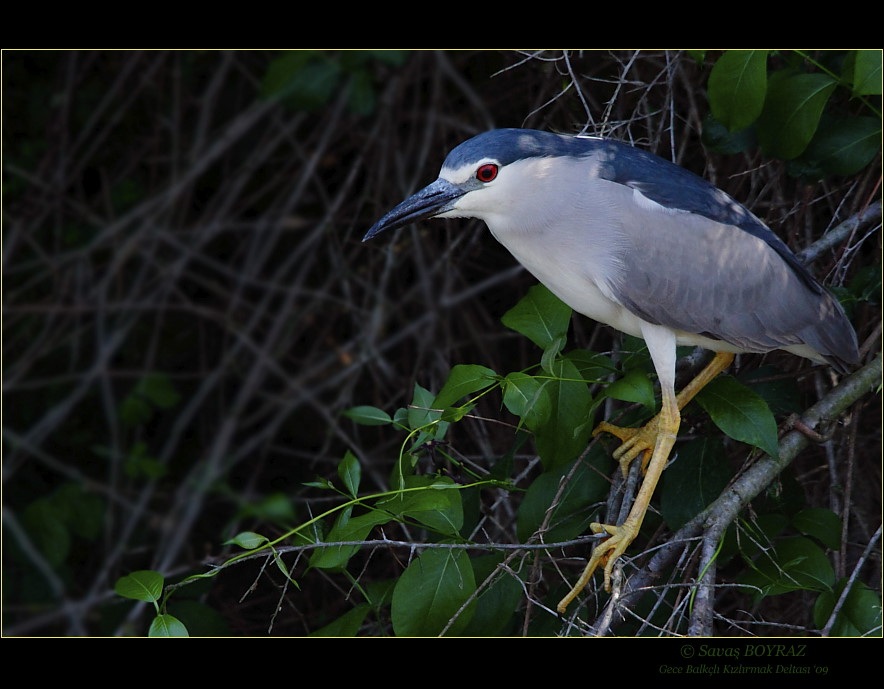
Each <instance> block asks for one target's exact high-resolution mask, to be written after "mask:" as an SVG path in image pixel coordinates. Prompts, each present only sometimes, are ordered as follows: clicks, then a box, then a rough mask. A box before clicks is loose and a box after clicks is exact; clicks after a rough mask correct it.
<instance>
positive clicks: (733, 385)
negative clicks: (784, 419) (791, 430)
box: [695, 376, 779, 458]
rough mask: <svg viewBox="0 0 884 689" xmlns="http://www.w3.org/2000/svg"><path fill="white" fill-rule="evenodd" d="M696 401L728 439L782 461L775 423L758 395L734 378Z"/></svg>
mask: <svg viewBox="0 0 884 689" xmlns="http://www.w3.org/2000/svg"><path fill="white" fill-rule="evenodd" d="M695 399H696V401H697V403H698V404H699V405H700V406H701V407H703V409H704V410H705V411H706V413H707V414H709V416H710V417H711V418H712V421H713V422H714V423H715V425H716V426H718V427H719V428H720V429H721V430H722V432H723V433H725V434H726V435H727V436H729V437H731V438H733V439H734V440H738V441H740V442H742V443H748V444H750V445H754V446H755V447H758V448H761V449H762V450H764V451H765V452H766V453H767V454H769V455H770V456H771V457H774V458H776V457H779V444H778V440H777V422H776V419H774V416H773V414H772V413H771V411H770V408H769V407H768V406H767V403H766V402H765V401H764V400H763V399H762V398H761V397H760V396H759V395H758V394H757V393H755V392H753V391H752V390H751V389H749V388H747V387H746V386H745V385H743V384H742V383H740V382H739V381H737V380H736V379H735V378H733V377H731V376H719V377H718V378H716V379H715V380H713V381H712V382H711V383H709V384H708V385H707V386H706V387H705V388H703V389H702V390H701V391H700V392H699V393H698V394H697V396H696V398H695Z"/></svg>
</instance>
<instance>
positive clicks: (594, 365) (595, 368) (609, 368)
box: [565, 349, 617, 383]
mask: <svg viewBox="0 0 884 689" xmlns="http://www.w3.org/2000/svg"><path fill="white" fill-rule="evenodd" d="M565 358H566V359H568V360H569V361H570V362H571V363H572V364H574V366H576V367H577V371H578V372H579V373H580V377H581V378H583V380H585V381H586V382H587V383H600V382H602V381H604V380H606V379H607V377H608V376H609V375H610V374H611V373H614V372H615V371H617V367H616V366H615V365H614V362H613V361H612V360H611V357H609V356H606V355H604V354H599V353H598V352H591V351H589V350H586V349H574V350H571V351H570V352H568V353H567V354H565Z"/></svg>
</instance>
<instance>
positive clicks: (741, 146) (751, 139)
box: [701, 114, 756, 155]
mask: <svg viewBox="0 0 884 689" xmlns="http://www.w3.org/2000/svg"><path fill="white" fill-rule="evenodd" d="M701 140H702V142H703V146H704V147H705V148H708V149H709V150H710V151H714V152H716V153H723V154H724V155H734V154H735V153H741V152H742V151H748V150H749V149H750V148H752V147H753V146H755V144H756V136H755V128H754V127H747V128H746V129H741V130H739V131H736V132H731V131H729V130H728V128H727V127H725V126H724V125H723V124H722V123H721V122H719V121H718V120H716V119H715V118H714V117H712V115H711V114H709V115H707V116H706V117H704V118H703V133H702V136H701Z"/></svg>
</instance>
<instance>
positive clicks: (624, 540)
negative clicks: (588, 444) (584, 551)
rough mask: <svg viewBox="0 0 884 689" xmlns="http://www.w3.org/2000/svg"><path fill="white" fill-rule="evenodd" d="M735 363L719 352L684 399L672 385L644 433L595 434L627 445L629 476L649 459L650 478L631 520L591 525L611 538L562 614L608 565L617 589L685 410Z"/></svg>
mask: <svg viewBox="0 0 884 689" xmlns="http://www.w3.org/2000/svg"><path fill="white" fill-rule="evenodd" d="M733 360H734V355H733V354H730V353H727V352H719V353H717V354H716V355H715V358H714V359H713V360H712V361H711V362H709V364H708V365H707V366H706V367H705V368H704V369H703V370H702V371H701V372H700V373H699V375H698V376H697V377H696V378H694V379H693V380H692V381H691V382H690V383H689V384H688V385H686V386H685V387H684V389H682V391H681V392H680V393H679V394H678V395H675V393H674V391H673V390H672V389H671V385H670V386H666V385H663V386H662V388H663V389H662V395H663V399H662V405H661V408H660V413H659V414H657V416H655V417H654V418H653V419H651V420H650V421H649V422H648V423H647V424H646V425H645V426H643V427H642V428H621V427H619V426H613V425H611V424H609V423H604V422H603V423H601V424H599V426H598V427H597V428H596V429H595V431H594V432H593V435H595V434H598V433H601V432H606V433H612V434H613V435H615V436H617V437H618V438H620V440H622V441H623V442H622V444H621V445H620V447H619V448H617V450H616V451H615V452H614V458H615V459H617V460H618V461H619V462H620V468H621V469H622V471H623V473H624V475H625V474H626V472H627V471H628V469H629V464H630V463H631V462H632V461H633V460H634V459H635V458H636V457H638V455H639V454H644V457H643V459H642V470H643V471H644V472H645V476H644V479H643V480H642V485H641V488H640V489H639V492H638V495H636V497H635V501H634V502H633V505H632V509H631V510H630V511H629V516H627V517H626V520H625V521H624V522H623V523H622V524H620V525H619V526H616V525H611V524H600V523H597V522H594V523H592V524H590V526H589V528H590V529H591V530H592V532H593V533H606V532H607V533H608V534H610V538H607V539H605V540H604V541H601V542H600V543H598V544H597V545H596V547H595V548H594V549H593V552H592V557H590V559H589V562H588V563H587V565H586V568H585V569H584V570H583V574H582V575H581V577H580V579H579V580H578V581H577V583H576V584H575V585H574V588H572V589H571V591H570V592H569V593H568V595H567V596H565V597H564V598H563V599H562V600H561V602H560V603H559V605H558V611H559V613H560V614H562V613H564V612H565V609H566V608H567V607H568V605H570V603H571V601H573V600H574V599H575V598H576V597H577V596H578V595H580V592H581V591H582V590H583V589H584V588H585V587H586V585H587V584H588V583H589V580H590V579H591V578H592V575H593V573H594V572H595V570H596V569H597V568H598V566H599V565H604V568H605V569H604V571H605V589H606V590H607V591H610V590H611V572H612V570H613V568H614V563H615V562H616V561H617V559H618V558H619V557H620V556H621V555H623V553H624V552H625V551H626V549H627V548H628V547H629V544H630V543H632V541H633V540H635V537H636V536H637V535H638V532H639V529H641V525H642V522H643V521H644V518H645V514H646V513H647V511H648V506H649V505H650V503H651V497H652V496H653V494H654V490H655V489H656V487H657V483H658V481H659V480H660V476H661V475H662V474H663V469H664V468H665V466H666V462H667V461H668V459H669V453H670V451H671V450H672V446H673V445H674V444H675V438H676V436H677V435H678V428H679V425H680V423H681V414H680V411H679V410H681V409H684V407H685V405H687V403H688V402H690V401H691V400H692V399H693V398H694V396H695V395H696V394H697V393H698V392H699V391H700V390H702V389H703V388H704V387H705V386H706V385H707V384H708V383H709V382H710V381H711V380H712V379H714V378H715V377H716V376H717V375H718V374H719V373H721V372H722V371H723V370H724V369H726V368H727V367H728V366H730V365H731V362H733Z"/></svg>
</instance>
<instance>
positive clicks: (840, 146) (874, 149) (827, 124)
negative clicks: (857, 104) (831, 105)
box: [790, 117, 881, 178]
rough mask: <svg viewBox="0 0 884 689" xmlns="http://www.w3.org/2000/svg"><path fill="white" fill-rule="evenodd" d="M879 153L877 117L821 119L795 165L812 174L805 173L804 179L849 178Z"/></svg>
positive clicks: (879, 133)
mask: <svg viewBox="0 0 884 689" xmlns="http://www.w3.org/2000/svg"><path fill="white" fill-rule="evenodd" d="M880 150H881V120H880V118H875V117H840V118H823V120H822V121H821V122H820V127H819V129H818V130H817V133H816V136H814V137H813V141H811V142H810V145H809V146H808V147H807V149H806V150H805V151H804V153H803V154H802V156H801V157H800V158H799V159H798V161H796V162H798V163H800V164H803V165H805V166H809V168H810V170H811V171H812V173H814V174H806V173H805V174H804V176H805V177H816V178H819V177H823V176H825V175H830V174H835V175H853V174H856V173H857V172H859V171H860V170H862V169H863V168H864V167H866V166H867V165H868V164H869V163H871V162H872V160H874V158H875V156H876V155H878V153H879V152H880ZM791 172H792V171H791V169H790V173H791Z"/></svg>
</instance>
